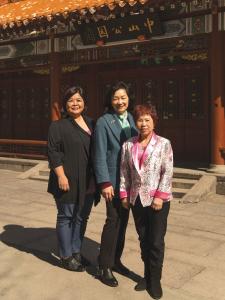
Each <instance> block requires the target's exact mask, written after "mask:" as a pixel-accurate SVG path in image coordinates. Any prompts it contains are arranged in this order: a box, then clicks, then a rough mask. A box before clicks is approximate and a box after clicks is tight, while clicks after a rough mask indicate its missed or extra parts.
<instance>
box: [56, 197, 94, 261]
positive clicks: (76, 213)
mask: <svg viewBox="0 0 225 300" xmlns="http://www.w3.org/2000/svg"><path fill="white" fill-rule="evenodd" d="M93 201H94V196H93V195H87V196H86V199H85V202H84V205H83V207H82V208H81V209H79V207H78V205H77V204H74V203H62V202H60V201H59V200H56V206H57V210H58V213H57V221H56V233H57V238H58V248H59V256H60V257H70V256H72V254H73V253H78V252H80V250H81V246H82V241H83V238H84V234H85V230H86V227H87V221H88V217H89V215H90V211H91V208H92V205H93Z"/></svg>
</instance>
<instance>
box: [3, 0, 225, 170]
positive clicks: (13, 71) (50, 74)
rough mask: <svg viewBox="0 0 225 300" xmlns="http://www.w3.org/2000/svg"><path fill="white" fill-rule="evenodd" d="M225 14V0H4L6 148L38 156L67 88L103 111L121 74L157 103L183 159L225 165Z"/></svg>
mask: <svg viewBox="0 0 225 300" xmlns="http://www.w3.org/2000/svg"><path fill="white" fill-rule="evenodd" d="M11 2H13V3H11ZM224 12H225V1H224V0H220V1H214V0H169V1H164V0H139V1H135V0H128V1H118V0H117V1H106V0H105V1H104V0H88V1H81V0H76V1H75V0H72V1H56V0H49V1H45V0H40V1H35V0H33V1H32V0H30V1H28V0H23V1H0V123H1V125H0V154H1V155H14V156H25V157H29V156H31V157H37V158H38V157H40V158H41V157H42V155H43V151H44V150H43V149H44V147H45V143H46V142H45V141H46V136H47V130H48V125H49V123H50V121H51V120H55V119H58V118H60V109H61V103H60V99H61V94H62V93H63V91H64V90H65V89H66V88H67V87H68V86H71V85H73V84H80V85H82V86H83V87H84V88H85V89H86V91H87V100H88V108H89V110H88V113H89V115H90V116H92V117H94V118H97V117H98V116H99V115H100V114H101V113H102V112H103V103H104V97H105V93H106V91H107V89H108V88H109V86H110V84H112V82H114V81H115V80H123V81H125V82H127V83H128V84H129V85H130V88H131V91H132V94H133V97H134V99H135V102H136V103H141V102H144V101H149V100H150V101H152V102H153V103H155V104H156V106H157V108H158V112H159V117H160V122H159V126H158V132H159V134H161V135H163V136H165V137H168V138H169V139H170V140H171V141H172V144H173V148H174V152H175V161H176V162H189V163H196V164H199V163H203V164H208V165H211V166H219V167H222V166H224V164H225V158H224V156H225V154H224V152H225V150H224V149H225V117H224V116H225V112H224V92H225V91H224V84H223V78H224V71H225V61H224V55H223V53H224V46H225V44H224V43H225V39H224V29H225V19H224Z"/></svg>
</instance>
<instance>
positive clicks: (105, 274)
mask: <svg viewBox="0 0 225 300" xmlns="http://www.w3.org/2000/svg"><path fill="white" fill-rule="evenodd" d="M99 278H100V280H101V282H102V283H104V284H106V285H108V286H111V287H116V286H118V281H117V280H116V278H115V277H114V275H113V273H112V270H111V269H110V268H100V269H99Z"/></svg>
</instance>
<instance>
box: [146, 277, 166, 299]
mask: <svg viewBox="0 0 225 300" xmlns="http://www.w3.org/2000/svg"><path fill="white" fill-rule="evenodd" d="M147 292H148V293H149V295H150V296H151V297H152V298H153V299H156V300H157V299H160V298H162V295H163V291H162V287H161V284H160V281H158V282H154V283H151V286H150V287H147Z"/></svg>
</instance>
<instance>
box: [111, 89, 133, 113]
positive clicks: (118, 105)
mask: <svg viewBox="0 0 225 300" xmlns="http://www.w3.org/2000/svg"><path fill="white" fill-rule="evenodd" d="M128 105H129V98H128V95H127V92H126V90H124V89H119V90H117V91H116V92H115V94H114V96H113V98H112V107H113V109H114V111H115V112H116V113H117V114H118V115H122V114H123V113H124V112H125V111H126V110H127V108H128Z"/></svg>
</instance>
